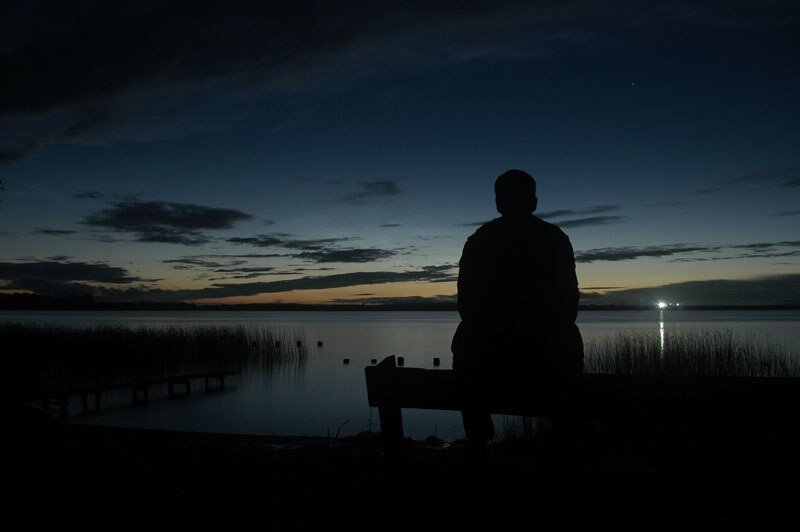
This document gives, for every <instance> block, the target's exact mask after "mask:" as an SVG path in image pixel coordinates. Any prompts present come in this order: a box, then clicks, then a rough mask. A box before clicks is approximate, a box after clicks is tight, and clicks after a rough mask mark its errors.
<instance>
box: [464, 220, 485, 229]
mask: <svg viewBox="0 0 800 532" xmlns="http://www.w3.org/2000/svg"><path fill="white" fill-rule="evenodd" d="M489 222H491V220H483V221H482V222H467V223H463V224H458V226H459V227H480V226H482V225H484V224H488V223H489Z"/></svg>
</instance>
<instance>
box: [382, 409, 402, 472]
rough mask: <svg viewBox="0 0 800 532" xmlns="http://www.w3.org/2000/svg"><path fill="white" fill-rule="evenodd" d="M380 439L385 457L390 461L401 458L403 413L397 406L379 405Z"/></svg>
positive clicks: (400, 459)
mask: <svg viewBox="0 0 800 532" xmlns="http://www.w3.org/2000/svg"><path fill="white" fill-rule="evenodd" d="M378 416H379V417H380V420H381V439H382V440H383V449H384V452H385V453H386V458H387V459H389V460H392V461H402V459H403V414H402V412H401V411H400V409H399V408H395V407H388V406H384V407H379V408H378Z"/></svg>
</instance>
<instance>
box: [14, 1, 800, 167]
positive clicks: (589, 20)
mask: <svg viewBox="0 0 800 532" xmlns="http://www.w3.org/2000/svg"><path fill="white" fill-rule="evenodd" d="M3 8H4V13H3V15H4V16H3V19H2V22H0V71H2V72H3V74H4V80H9V81H8V82H5V83H2V84H0V101H2V102H4V107H3V112H4V116H5V117H6V120H5V121H4V131H3V132H2V133H5V132H10V133H11V134H9V135H8V136H5V135H3V134H2V133H0V137H3V138H8V139H9V140H8V142H7V143H6V145H4V146H0V160H2V161H4V162H10V161H14V160H19V159H20V158H22V157H24V156H25V155H26V154H28V153H30V152H31V151H33V150H35V149H37V148H39V147H42V146H45V145H47V144H48V143H53V142H80V143H109V142H115V141H118V140H120V139H131V138H133V139H139V140H143V139H146V140H152V139H153V138H163V137H164V136H167V135H185V133H184V132H185V131H191V132H196V131H197V130H198V128H199V127H207V128H220V127H227V125H229V124H231V123H233V122H236V121H237V120H242V119H244V118H246V117H248V116H250V113H252V112H254V111H253V110H252V109H254V108H256V107H258V108H261V109H263V107H264V106H263V105H261V106H254V105H249V104H250V103H252V102H258V103H263V102H264V101H266V100H269V99H270V98H277V97H281V96H283V95H288V96H290V97H291V96H293V95H296V94H305V93H308V92H310V91H321V90H331V88H332V89H335V88H337V87H340V86H343V85H346V84H353V83H355V82H358V81H359V80H362V79H369V78H371V77H374V76H376V75H380V74H382V73H385V72H390V73H391V74H392V75H395V76H396V75H398V73H403V72H410V73H415V72H418V71H420V70H425V69H430V68H431V67H438V66H448V65H457V64H463V63H467V62H474V61H478V60H485V61H502V60H520V59H525V58H528V57H535V56H542V55H546V54H551V53H553V52H554V51H556V50H559V49H563V48H564V47H567V46H570V45H575V44H579V45H583V46H589V45H590V44H591V43H592V42H595V41H598V40H603V39H606V38H607V36H608V35H611V36H618V35H620V34H622V33H623V31H624V32H627V33H629V34H632V33H636V31H635V30H637V29H638V30H641V31H644V28H647V29H648V30H652V31H654V32H657V31H666V30H663V28H673V31H674V28H675V27H676V26H678V27H679V28H681V31H682V32H683V30H685V29H695V28H707V27H722V26H723V25H724V26H726V27H731V26H733V27H735V26H736V25H737V24H741V25H744V24H750V25H753V24H758V25H759V27H763V28H777V29H780V28H781V24H783V27H786V26H788V24H787V23H786V20H787V19H789V20H791V18H789V17H790V15H791V13H789V14H787V12H786V11H787V10H786V8H785V7H784V5H782V4H781V3H778V4H775V5H773V4H768V5H759V7H758V9H756V8H755V7H750V8H748V9H744V8H743V7H742V6H741V5H739V7H738V8H737V9H735V10H731V9H729V8H728V7H727V6H719V7H718V6H715V5H711V4H708V5H703V6H702V7H698V6H696V5H694V4H689V3H687V2H682V1H679V2H670V3H668V4H663V3H653V5H644V4H643V5H639V6H637V7H635V8H633V7H631V4H630V3H629V2H626V1H625V0H618V1H612V2H611V3H610V4H609V3H608V2H605V3H603V4H602V5H600V4H596V3H592V2H582V3H574V2H566V3H565V2H558V1H549V2H536V3H530V2H524V1H514V0H512V1H507V2H480V1H478V2H461V3H458V9H453V4H452V3H451V2H444V3H440V2H425V1H422V0H416V1H411V2H380V3H375V2H368V1H365V0H362V1H353V2H347V3H326V2H315V3H312V7H309V4H307V3H305V2H284V3H276V2H227V3H224V4H218V3H213V2H194V3H192V5H191V8H190V9H189V8H187V7H186V5H184V4H183V3H180V2H159V1H155V0H151V1H143V2H135V3H129V2H111V3H106V2H101V3H97V2H85V3H80V4H79V5H72V4H70V5H69V6H67V5H66V4H64V3H63V2H59V1H57V0H42V1H38V2H29V1H26V0H17V1H14V0H8V1H6V2H5V3H4V4H3ZM398 22H400V23H398ZM143 28H146V30H145V31H143ZM211 28H213V31H212V30H211ZM776 31H777V30H776ZM681 34H683V33H681ZM773 53H777V52H776V51H773ZM198 113H200V114H203V115H204V116H202V117H199V116H197V114H198ZM275 121H276V123H281V122H285V121H286V117H285V116H281V117H276V120H275Z"/></svg>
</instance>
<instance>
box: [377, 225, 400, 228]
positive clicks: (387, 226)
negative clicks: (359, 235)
mask: <svg viewBox="0 0 800 532" xmlns="http://www.w3.org/2000/svg"><path fill="white" fill-rule="evenodd" d="M379 227H386V228H389V227H402V225H401V224H380V226H379Z"/></svg>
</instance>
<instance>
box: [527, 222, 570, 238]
mask: <svg viewBox="0 0 800 532" xmlns="http://www.w3.org/2000/svg"><path fill="white" fill-rule="evenodd" d="M532 218H533V219H534V220H535V223H536V225H537V226H538V227H539V228H540V229H541V231H542V232H543V233H547V234H548V235H550V236H551V237H552V238H554V239H557V240H567V241H569V237H568V236H567V233H565V232H564V231H563V230H562V229H561V228H560V227H559V226H557V225H556V224H551V223H550V222H545V221H544V220H542V219H541V218H539V217H538V216H533V217H532Z"/></svg>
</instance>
